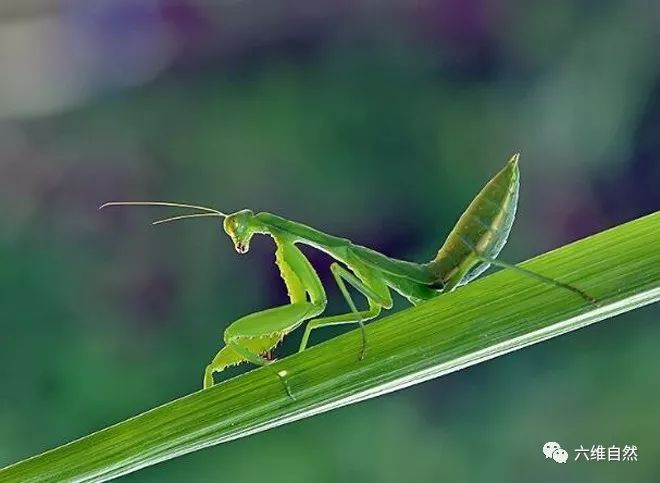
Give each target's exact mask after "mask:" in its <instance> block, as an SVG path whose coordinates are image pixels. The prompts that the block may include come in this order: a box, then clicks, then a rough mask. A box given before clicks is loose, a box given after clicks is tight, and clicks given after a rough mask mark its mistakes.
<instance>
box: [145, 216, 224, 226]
mask: <svg viewBox="0 0 660 483" xmlns="http://www.w3.org/2000/svg"><path fill="white" fill-rule="evenodd" d="M209 216H213V217H219V218H222V215H219V214H217V213H194V214H192V215H181V216H173V217H171V218H165V219H162V220H157V221H154V222H153V223H152V225H162V224H164V223H171V222H173V221H179V220H186V219H188V218H204V217H209Z"/></svg>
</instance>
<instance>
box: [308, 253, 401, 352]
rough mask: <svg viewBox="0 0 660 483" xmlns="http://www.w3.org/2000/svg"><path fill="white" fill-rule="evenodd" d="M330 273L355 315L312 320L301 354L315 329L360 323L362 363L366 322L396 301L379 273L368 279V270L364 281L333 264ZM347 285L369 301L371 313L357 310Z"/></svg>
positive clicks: (365, 342) (350, 313) (349, 314)
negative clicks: (393, 300)
mask: <svg viewBox="0 0 660 483" xmlns="http://www.w3.org/2000/svg"><path fill="white" fill-rule="evenodd" d="M330 271H331V272H332V275H333V276H334V278H335V281H336V282H337V286H339V290H340V291H341V293H342V295H343V296H344V299H345V300H346V303H347V304H348V306H349V308H350V309H351V312H349V313H346V314H341V315H334V316H330V317H323V318H320V319H314V320H311V321H310V322H309V323H308V324H307V327H306V328H305V333H304V334H303V338H302V341H301V342H300V349H299V351H303V350H305V348H306V347H307V343H308V342H309V335H310V333H311V331H312V330H314V329H317V328H319V327H325V326H328V325H340V324H355V323H357V324H358V325H359V326H360V330H361V334H362V349H361V350H360V357H359V358H360V360H362V359H364V356H365V354H366V350H367V337H366V332H365V330H364V322H366V321H368V320H370V319H373V318H375V317H378V315H379V314H380V311H381V309H382V308H383V307H385V308H390V307H391V306H392V298H391V296H390V292H389V289H388V288H387V285H385V283H384V282H383V281H382V280H381V279H380V278H379V277H378V275H377V274H373V275H371V276H365V275H364V273H365V272H367V270H364V269H363V275H362V277H363V279H364V280H360V279H359V278H358V277H356V276H355V275H354V274H352V273H351V272H349V271H348V270H347V269H345V268H344V267H342V266H341V265H339V264H338V263H336V262H335V263H333V264H332V265H330ZM345 282H348V283H349V284H350V285H351V286H352V287H353V288H355V289H356V290H357V291H358V292H360V293H361V294H362V295H364V296H365V297H366V298H367V301H368V303H369V309H368V310H363V311H359V310H358V309H357V307H356V305H355V302H354V301H353V298H352V297H351V295H350V293H349V292H348V289H347V288H346V283H345Z"/></svg>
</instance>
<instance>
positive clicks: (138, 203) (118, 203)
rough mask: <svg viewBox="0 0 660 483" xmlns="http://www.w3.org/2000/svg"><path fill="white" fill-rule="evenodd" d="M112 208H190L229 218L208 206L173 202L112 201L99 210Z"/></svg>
mask: <svg viewBox="0 0 660 483" xmlns="http://www.w3.org/2000/svg"><path fill="white" fill-rule="evenodd" d="M110 206H167V207H169V208H190V209H192V210H199V211H207V212H209V213H215V214H216V215H217V216H221V217H223V218H225V217H227V214H226V213H223V212H222V211H218V210H214V209H213V208H207V207H206V206H198V205H187V204H184V203H172V202H171V201H111V202H109V203H105V204H103V205H101V206H99V210H102V209H104V208H108V207H110Z"/></svg>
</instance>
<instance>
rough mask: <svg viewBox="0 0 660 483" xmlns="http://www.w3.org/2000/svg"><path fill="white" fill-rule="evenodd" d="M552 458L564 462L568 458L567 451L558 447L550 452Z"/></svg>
mask: <svg viewBox="0 0 660 483" xmlns="http://www.w3.org/2000/svg"><path fill="white" fill-rule="evenodd" d="M552 459H553V460H555V461H556V462H557V463H566V461H567V460H568V453H567V452H566V450H565V449H561V448H559V449H558V450H555V451H554V453H552Z"/></svg>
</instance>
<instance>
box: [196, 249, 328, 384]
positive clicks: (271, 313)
mask: <svg viewBox="0 0 660 483" xmlns="http://www.w3.org/2000/svg"><path fill="white" fill-rule="evenodd" d="M275 243H276V245H277V250H276V252H275V260H276V263H277V266H278V267H279V269H280V275H281V276H282V279H283V280H284V283H285V285H286V288H287V292H288V294H289V299H290V301H291V303H290V304H288V305H283V306H281V307H275V308H272V309H267V310H263V311H261V312H255V313H253V314H250V315H246V316H245V317H242V318H240V319H238V320H237V321H235V322H234V323H232V324H231V325H230V326H229V327H227V329H226V330H225V334H224V340H225V344H226V346H225V347H224V348H222V349H221V350H220V352H218V354H217V355H216V356H215V357H214V358H213V360H212V361H211V363H210V364H209V365H208V366H207V367H206V371H205V373H204V387H209V386H211V385H213V373H215V372H221V371H222V370H224V369H225V368H226V367H228V366H232V365H236V364H240V363H241V362H246V361H248V362H251V363H253V364H256V365H260V366H263V365H266V364H269V363H270V362H271V361H269V360H267V359H265V358H264V357H262V355H261V354H263V353H265V352H267V351H269V350H271V349H273V348H274V347H275V346H277V344H279V342H280V341H281V340H282V338H283V337H284V336H285V335H287V334H288V333H290V332H292V331H293V330H295V329H296V328H297V327H298V326H300V324H302V323H303V322H304V321H305V320H308V319H310V318H312V317H315V316H317V315H319V314H320V313H322V312H323V310H325V306H326V301H327V299H326V295H325V291H324V289H323V285H322V284H321V281H320V279H319V277H318V275H317V273H316V272H315V271H314V268H313V267H312V266H311V264H310V263H309V261H308V260H307V258H306V257H305V256H304V255H303V254H302V252H301V251H300V250H299V249H298V248H297V247H296V246H295V245H294V244H293V243H292V242H291V241H289V240H287V239H285V238H280V237H275ZM287 392H288V391H287Z"/></svg>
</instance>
